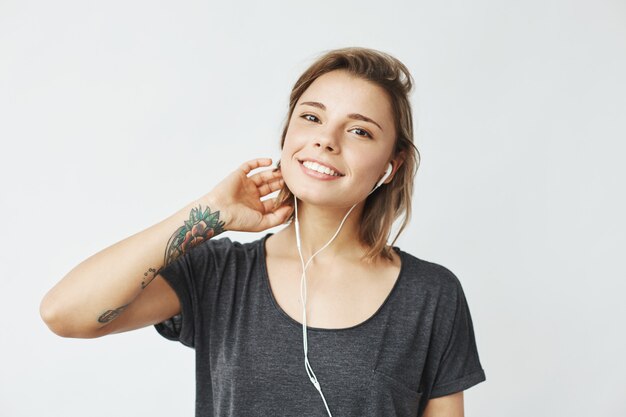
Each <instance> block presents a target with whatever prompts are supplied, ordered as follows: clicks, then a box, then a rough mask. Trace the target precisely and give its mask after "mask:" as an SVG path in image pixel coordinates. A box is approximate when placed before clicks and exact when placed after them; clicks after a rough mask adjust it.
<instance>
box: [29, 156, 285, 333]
mask: <svg viewBox="0 0 626 417" xmlns="http://www.w3.org/2000/svg"><path fill="white" fill-rule="evenodd" d="M270 164H271V160H270V159H256V160H253V161H249V162H246V163H245V164H243V165H242V166H241V167H239V168H238V169H237V170H235V171H234V172H232V173H231V174H230V175H228V176H227V177H226V178H225V179H224V180H223V181H222V182H221V183H220V184H218V185H217V186H216V187H215V188H214V189H213V190H212V191H211V192H209V193H208V194H206V195H204V196H203V197H202V198H200V199H198V200H196V201H194V202H192V203H190V204H189V205H187V206H185V207H184V208H182V209H181V210H179V211H178V212H176V213H174V214H173V215H171V216H170V217H168V218H167V219H165V220H163V221H161V222H159V223H157V224H155V225H153V226H151V227H149V228H147V229H145V230H143V231H141V232H139V233H136V234H134V235H132V236H130V237H128V238H126V239H124V240H122V241H120V242H117V243H115V244H114V245H112V246H110V247H108V248H105V249H103V250H102V251H100V252H98V253H96V254H94V255H92V256H90V257H89V258H87V259H86V260H84V261H83V262H81V263H80V264H79V265H77V266H76V267H75V268H74V269H72V270H71V271H70V272H69V273H68V274H67V275H66V276H65V277H64V278H63V279H62V280H61V281H60V282H58V283H57V284H56V285H55V286H54V287H53V288H52V289H51V290H50V291H48V293H47V294H46V295H45V297H44V298H43V300H42V302H41V305H40V314H41V317H42V319H43V320H44V322H45V323H46V324H47V325H48V327H49V328H50V329H51V330H52V331H53V332H54V333H56V334H58V335H60V336H64V337H79V338H92V337H99V336H103V335H106V334H110V333H119V332H122V331H128V330H133V329H137V328H140V327H145V326H149V325H152V324H155V323H159V322H161V321H163V320H166V319H168V318H170V317H172V316H174V315H176V314H178V313H179V312H180V303H179V301H178V298H177V296H176V294H175V292H174V290H173V289H172V288H171V287H170V286H169V285H168V284H167V283H166V282H165V280H164V279H163V278H162V277H161V276H160V275H159V271H160V270H161V269H162V268H164V267H165V266H166V265H168V264H169V263H170V262H172V261H174V260H175V259H176V258H178V257H179V256H181V255H182V254H183V253H185V252H186V251H188V250H190V249H191V248H193V247H194V246H196V245H198V244H201V243H202V242H204V241H206V240H207V239H210V238H212V237H214V236H217V235H218V234H220V233H222V232H223V231H224V230H240V231H261V230H264V229H267V228H269V227H273V226H276V225H278V224H281V223H283V222H284V221H285V220H286V219H287V217H288V215H289V213H290V212H291V208H290V207H280V208H274V205H273V201H272V200H267V201H265V202H262V201H261V200H260V198H261V197H262V196H265V195H267V194H270V193H271V192H274V191H276V190H278V189H280V188H281V187H282V186H283V181H282V179H281V175H280V171H272V170H265V171H262V172H258V173H256V174H254V175H249V174H250V171H251V170H253V169H255V168H258V167H264V166H269V165H270Z"/></svg>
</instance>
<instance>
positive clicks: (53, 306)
mask: <svg viewBox="0 0 626 417" xmlns="http://www.w3.org/2000/svg"><path fill="white" fill-rule="evenodd" d="M39 315H40V316H41V319H42V320H43V322H44V323H45V324H46V326H48V328H49V329H50V330H51V331H52V333H54V334H56V335H57V336H61V337H67V338H77V339H91V338H94V337H98V336H99V335H100V334H99V333H98V332H97V331H96V330H97V329H85V328H81V327H80V326H78V325H77V323H74V322H72V321H71V320H69V319H68V317H69V316H70V315H69V314H68V312H67V311H64V309H63V307H62V304H61V303H59V302H58V301H56V300H54V299H53V297H51V296H50V294H49V293H48V294H46V296H45V297H44V298H43V299H42V300H41V303H40V305H39Z"/></svg>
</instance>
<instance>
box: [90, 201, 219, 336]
mask: <svg viewBox="0 0 626 417" xmlns="http://www.w3.org/2000/svg"><path fill="white" fill-rule="evenodd" d="M222 232H224V222H223V221H220V212H219V211H215V212H213V213H211V209H210V208H209V207H206V208H205V209H204V210H202V207H201V206H198V207H197V208H196V207H194V208H192V209H191V212H190V213H189V220H185V224H184V225H183V226H181V227H179V228H178V229H177V230H176V231H175V232H174V234H173V235H172V236H171V237H170V239H169V241H168V242H167V246H166V247H165V257H164V260H163V266H161V267H160V268H159V269H155V268H148V270H147V271H146V272H144V274H143V280H142V281H141V289H142V290H143V289H144V288H146V287H147V286H148V285H150V283H151V282H152V281H153V280H154V278H155V277H156V276H157V275H158V274H159V272H161V270H162V269H163V268H165V267H166V266H167V265H169V264H170V263H171V262H172V261H174V260H175V259H176V258H178V257H179V256H181V255H182V254H183V253H185V252H186V251H188V250H189V249H191V248H193V247H194V246H197V245H199V244H201V243H202V242H204V241H206V240H209V239H211V238H212V237H213V236H217V235H219V234H220V233H222ZM129 305H130V303H129V304H126V305H123V306H121V307H118V308H116V309H115V310H107V311H105V312H104V313H103V314H102V315H101V316H100V317H98V322H100V323H109V322H111V321H113V320H115V319H116V318H117V317H118V316H119V315H120V314H122V312H123V311H124V310H125V309H126V307H128V306H129Z"/></svg>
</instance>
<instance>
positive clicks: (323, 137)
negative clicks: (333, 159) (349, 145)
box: [313, 129, 339, 152]
mask: <svg viewBox="0 0 626 417" xmlns="http://www.w3.org/2000/svg"><path fill="white" fill-rule="evenodd" d="M336 134H337V133H335V132H333V131H330V129H327V130H326V131H324V132H320V135H319V136H316V137H315V139H314V140H313V146H314V147H315V148H319V149H323V150H324V151H327V152H338V151H339V139H338V138H337V137H336V136H335V135H336Z"/></svg>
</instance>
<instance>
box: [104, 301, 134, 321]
mask: <svg viewBox="0 0 626 417" xmlns="http://www.w3.org/2000/svg"><path fill="white" fill-rule="evenodd" d="M129 305H130V304H126V305H123V306H121V307H118V308H116V309H115V310H107V311H105V312H104V313H103V314H102V315H101V316H100V317H98V322H100V323H108V322H110V321H112V320H115V319H116V318H117V317H118V316H119V315H120V314H122V311H124V310H125V309H126V307H128V306H129Z"/></svg>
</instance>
